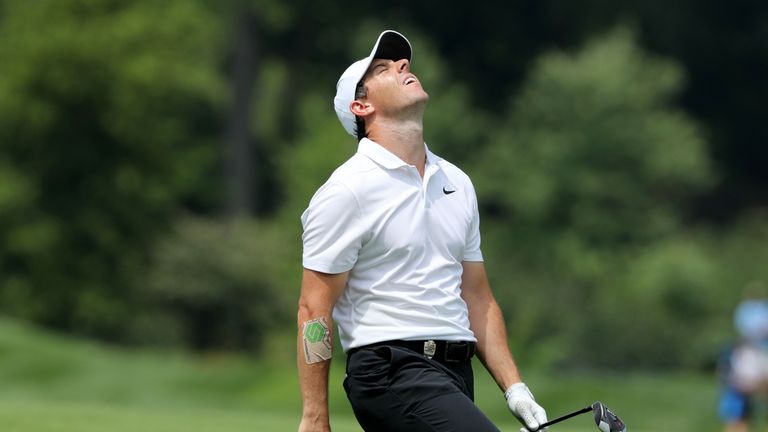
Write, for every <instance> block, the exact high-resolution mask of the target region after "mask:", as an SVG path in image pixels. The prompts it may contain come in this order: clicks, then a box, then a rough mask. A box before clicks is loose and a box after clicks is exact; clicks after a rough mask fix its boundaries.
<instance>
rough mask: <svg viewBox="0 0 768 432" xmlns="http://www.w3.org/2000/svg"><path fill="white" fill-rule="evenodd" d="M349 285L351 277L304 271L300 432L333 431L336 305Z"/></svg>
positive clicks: (299, 341) (299, 339)
mask: <svg viewBox="0 0 768 432" xmlns="http://www.w3.org/2000/svg"><path fill="white" fill-rule="evenodd" d="M346 283H347V274H346V273H341V274H326V273H319V272H316V271H312V270H308V269H304V273H303V275H302V280H301V297H300V298H299V312H298V316H297V324H298V326H297V327H298V336H297V338H296V342H297V343H296V362H297V365H298V370H299V384H300V386H301V400H302V403H303V405H302V406H303V409H302V419H301V425H299V431H301V432H309V431H322V432H326V431H330V421H329V414H328V371H329V370H330V366H331V357H332V355H333V320H332V318H331V312H332V311H333V305H334V304H335V303H336V300H337V299H338V298H339V295H341V292H342V291H343V289H344V287H345V286H346Z"/></svg>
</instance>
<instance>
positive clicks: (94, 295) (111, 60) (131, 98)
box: [0, 0, 224, 338]
mask: <svg viewBox="0 0 768 432" xmlns="http://www.w3.org/2000/svg"><path fill="white" fill-rule="evenodd" d="M0 19H1V20H2V21H0V176H1V177H2V178H3V180H4V181H3V182H2V183H3V185H2V189H0V190H2V193H1V194H0V205H1V206H4V207H7V208H9V211H7V212H6V211H3V213H2V214H3V216H2V218H3V224H2V228H0V273H2V274H3V280H2V281H0V284H1V285H0V307H1V308H2V310H3V311H5V312H7V313H11V314H14V315H17V316H21V317H25V318H29V319H32V320H35V321H38V322H43V323H47V324H49V325H54V326H57V327H61V328H65V329H71V330H77V331H81V332H86V333H89V334H94V335H99V336H102V337H111V338H120V336H121V333H122V330H121V327H122V326H123V325H124V322H125V320H127V319H128V317H129V315H130V313H131V312H130V310H129V309H130V308H129V305H130V304H131V302H132V300H133V299H132V298H131V290H130V287H129V284H128V277H129V276H130V275H132V274H133V273H134V272H137V271H139V269H140V268H141V266H142V265H143V263H144V262H145V256H146V254H147V252H148V250H149V249H150V247H151V244H152V242H153V240H154V238H155V236H156V235H157V234H159V233H161V232H163V230H165V229H167V227H168V224H169V221H170V217H171V216H172V215H173V213H174V212H175V211H176V209H177V208H178V207H179V206H180V205H184V204H185V205H190V206H195V205H196V204H199V203H203V202H204V203H210V202H212V201H214V200H215V199H216V197H215V192H214V191H215V190H216V181H215V180H214V181H211V180H212V179H215V177H213V176H211V174H212V172H214V171H215V167H216V157H217V156H216V154H217V148H216V145H215V131H216V129H217V127H218V126H217V119H218V117H219V114H217V111H218V110H219V109H220V108H219V107H220V105H221V103H222V102H223V100H222V98H221V91H222V89H223V88H224V80H223V79H222V77H221V76H220V73H219V71H218V64H219V63H220V61H221V60H220V56H221V54H220V49H219V46H220V44H221V35H220V29H219V27H218V26H217V24H216V23H217V20H216V19H214V17H213V16H212V13H211V12H210V11H208V10H207V9H205V8H204V7H203V5H202V4H201V3H200V2H194V1H186V0H183V1H170V2H162V3H157V2H153V1H136V2H120V1H85V0H66V1H59V0H49V1H46V0H41V1H35V2H18V1H4V2H2V15H1V18H0Z"/></svg>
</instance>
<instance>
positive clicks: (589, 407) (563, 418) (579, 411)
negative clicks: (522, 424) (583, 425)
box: [537, 405, 592, 430]
mask: <svg viewBox="0 0 768 432" xmlns="http://www.w3.org/2000/svg"><path fill="white" fill-rule="evenodd" d="M590 411H592V406H591V405H590V406H588V407H584V408H582V409H580V410H578V411H574V412H572V413H570V414H566V415H564V416H560V417H558V418H556V419H554V420H550V421H548V422H546V423H544V424H542V425H539V429H537V430H541V429H544V428H545V427H547V426H551V425H553V424H555V423H560V422H561V421H563V420H568V419H569V418H571V417H575V416H577V415H579V414H584V413H585V412H590Z"/></svg>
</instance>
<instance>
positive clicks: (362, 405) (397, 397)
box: [344, 346, 499, 432]
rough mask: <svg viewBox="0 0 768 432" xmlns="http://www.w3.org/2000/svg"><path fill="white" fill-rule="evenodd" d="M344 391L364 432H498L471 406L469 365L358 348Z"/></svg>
mask: <svg viewBox="0 0 768 432" xmlns="http://www.w3.org/2000/svg"><path fill="white" fill-rule="evenodd" d="M344 390H345V391H346V392H347V398H348V399H349V402H350V403H351V404H352V409H353V410H354V412H355V417H357V421H358V422H359V423H360V426H362V427H363V430H365V431H366V432H379V431H381V432H408V431H413V432H429V431H435V432H461V431H471V432H486V431H487V432H491V431H492V432H499V429H498V428H497V427H496V426H494V425H493V423H491V421H490V420H489V419H488V417H486V416H485V414H483V413H482V412H481V411H480V409H479V408H478V407H477V406H476V405H475V403H474V378H473V375H472V362H471V360H465V361H462V362H455V363H454V362H440V361H437V360H434V359H427V358H426V357H424V356H423V355H422V354H420V353H417V352H415V351H411V350H409V349H407V348H401V347H396V346H376V347H371V348H362V349H359V350H356V351H354V352H352V353H351V354H350V355H349V356H348V357H347V377H346V378H345V379H344Z"/></svg>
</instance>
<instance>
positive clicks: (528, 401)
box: [504, 382, 547, 432]
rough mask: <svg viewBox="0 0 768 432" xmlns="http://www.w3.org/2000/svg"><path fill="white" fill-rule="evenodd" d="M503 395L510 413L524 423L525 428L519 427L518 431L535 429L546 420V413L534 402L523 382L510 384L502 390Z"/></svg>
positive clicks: (526, 431) (523, 431)
mask: <svg viewBox="0 0 768 432" xmlns="http://www.w3.org/2000/svg"><path fill="white" fill-rule="evenodd" d="M504 397H505V398H506V399H507V405H508V406H509V410H510V411H512V414H514V415H515V417H517V418H518V419H519V420H520V421H522V422H523V424H525V428H522V429H520V432H528V431H536V430H538V429H539V425H541V424H544V423H546V422H547V413H546V412H545V411H544V408H542V407H541V406H540V405H539V404H537V403H536V401H535V400H534V399H533V395H532V394H531V391H530V390H528V386H526V385H525V384H524V383H521V382H519V383H517V384H512V385H511V386H510V387H509V388H508V389H507V391H505V392H504ZM526 428H527V429H526ZM542 430H543V429H542Z"/></svg>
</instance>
